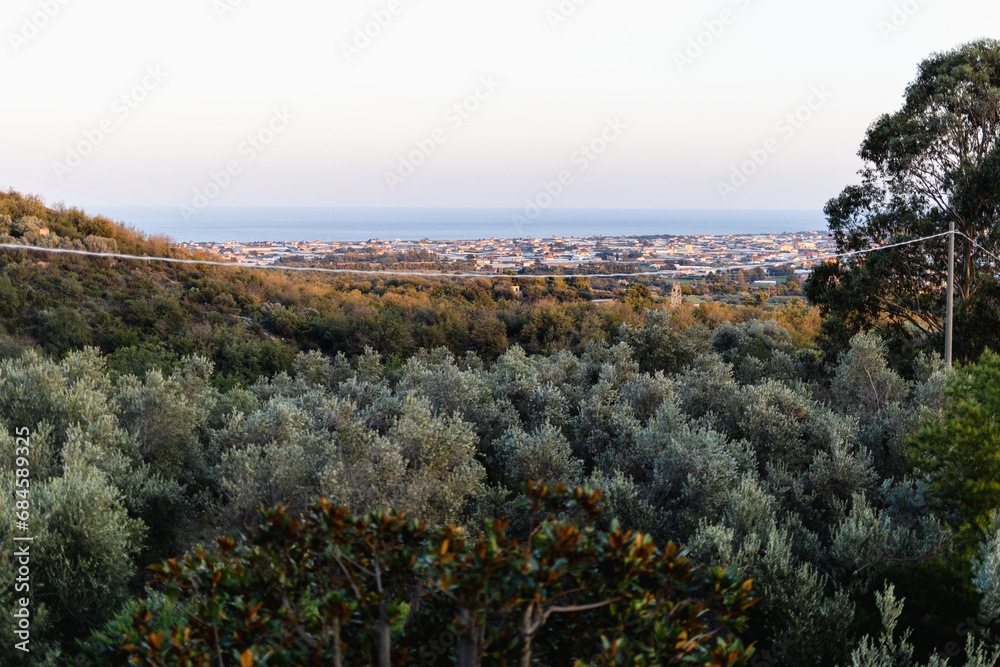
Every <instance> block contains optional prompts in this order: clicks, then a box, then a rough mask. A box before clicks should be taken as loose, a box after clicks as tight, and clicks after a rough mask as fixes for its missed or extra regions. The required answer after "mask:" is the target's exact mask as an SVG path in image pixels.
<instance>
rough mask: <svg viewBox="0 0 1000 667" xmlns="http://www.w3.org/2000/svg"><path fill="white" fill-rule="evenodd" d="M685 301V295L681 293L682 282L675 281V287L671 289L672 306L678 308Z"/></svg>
mask: <svg viewBox="0 0 1000 667" xmlns="http://www.w3.org/2000/svg"><path fill="white" fill-rule="evenodd" d="M683 302H684V295H683V294H682V293H681V284H680V283H674V287H673V289H671V290H670V307H671V308H676V307H677V306H679V305H681V304H682V303H683Z"/></svg>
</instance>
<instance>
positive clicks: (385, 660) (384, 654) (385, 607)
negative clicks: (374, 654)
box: [378, 598, 392, 667]
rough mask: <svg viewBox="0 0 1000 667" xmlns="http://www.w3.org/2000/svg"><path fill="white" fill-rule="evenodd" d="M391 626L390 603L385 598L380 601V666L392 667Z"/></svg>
mask: <svg viewBox="0 0 1000 667" xmlns="http://www.w3.org/2000/svg"><path fill="white" fill-rule="evenodd" d="M390 632H391V628H390V627H389V603H388V602H386V601H385V598H383V599H382V600H380V601H379V603H378V664H379V667H390V665H391V661H390V660H389V649H390V648H391V647H392V637H391V634H390Z"/></svg>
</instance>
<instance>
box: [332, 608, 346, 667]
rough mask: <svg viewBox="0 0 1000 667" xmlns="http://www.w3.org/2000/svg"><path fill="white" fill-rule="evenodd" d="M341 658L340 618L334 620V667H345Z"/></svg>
mask: <svg viewBox="0 0 1000 667" xmlns="http://www.w3.org/2000/svg"><path fill="white" fill-rule="evenodd" d="M343 666H344V663H343V660H342V659H341V657H340V617H339V616H338V617H337V618H335V619H333V667H343Z"/></svg>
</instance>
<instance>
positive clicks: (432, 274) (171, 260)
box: [0, 232, 1000, 280]
mask: <svg viewBox="0 0 1000 667" xmlns="http://www.w3.org/2000/svg"><path fill="white" fill-rule="evenodd" d="M951 233H952V232H943V233H941V234H933V235H931V236H924V237H921V238H918V239H911V240H908V241H901V242H899V243H893V244H890V245H886V246H879V247H878V248H869V249H867V250H854V251H851V252H845V253H838V254H831V255H823V256H820V257H819V258H817V259H819V260H831V259H840V258H844V257H855V256H859V255H866V254H870V253H873V252H878V251H881V250H889V249H892V248H899V247H902V246H907V245H914V244H916V243H923V242H924V241H929V240H932V239H937V238H941V237H943V236H948V235H950V234H951ZM955 233H957V234H961V235H962V236H965V234H962V232H955ZM966 238H969V237H968V236H966ZM969 240H970V241H972V243H973V244H975V245H976V246H977V247H979V248H980V249H982V250H983V251H984V252H989V251H987V250H986V249H985V248H982V246H979V244H977V243H976V242H975V241H974V240H972V239H971V238H969ZM0 248H5V249H10V250H32V251H35V252H47V253H53V254H64V255H83V256H87V257H102V258H105V259H121V260H129V261H140V262H161V263H166V264H189V265H202V266H221V267H226V268H230V269H268V270H272V271H296V272H303V273H307V272H309V273H330V274H340V275H344V274H349V275H364V276H397V277H406V278H521V279H527V280H533V279H546V278H656V277H671V276H669V275H667V274H673V273H675V271H673V270H661V271H646V272H641V273H574V274H566V273H547V274H521V275H513V276H508V275H490V274H482V273H471V272H461V273H447V272H442V271H377V270H361V269H325V268H322V267H316V266H280V265H273V264H238V263H233V262H218V261H213V260H201V259H179V258H176V257H152V256H144V255H126V254H123V253H116V252H94V251H90V250H73V249H70V248H45V247H42V246H34V245H21V244H17V243H0ZM989 254H991V255H993V253H989ZM993 257H996V255H993ZM997 259H1000V258H997ZM758 266H760V265H759V264H746V265H740V266H726V267H721V269H720V270H726V271H733V270H739V269H751V268H756V267H758Z"/></svg>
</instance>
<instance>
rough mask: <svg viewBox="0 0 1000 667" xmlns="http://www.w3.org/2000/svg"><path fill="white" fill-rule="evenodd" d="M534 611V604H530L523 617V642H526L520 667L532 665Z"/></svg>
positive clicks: (519, 663) (522, 649)
mask: <svg viewBox="0 0 1000 667" xmlns="http://www.w3.org/2000/svg"><path fill="white" fill-rule="evenodd" d="M534 609H535V605H534V603H530V604H528V608H527V609H525V610H524V614H523V615H522V616H521V641H523V642H524V646H523V647H521V658H520V660H519V661H518V665H519V667H530V665H531V640H532V639H533V637H534V632H533V631H532V626H533V625H534V622H533V621H534V614H532V612H533V611H534Z"/></svg>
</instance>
